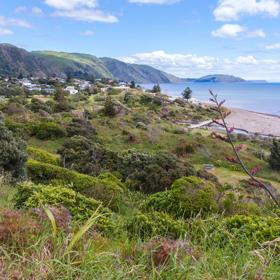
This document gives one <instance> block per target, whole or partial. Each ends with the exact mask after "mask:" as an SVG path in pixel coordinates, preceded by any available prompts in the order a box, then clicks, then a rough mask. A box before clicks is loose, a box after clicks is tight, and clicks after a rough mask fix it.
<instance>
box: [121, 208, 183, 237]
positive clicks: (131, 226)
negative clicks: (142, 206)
mask: <svg viewBox="0 0 280 280" xmlns="http://www.w3.org/2000/svg"><path fill="white" fill-rule="evenodd" d="M126 229H127V231H128V233H129V236H130V237H131V238H133V237H135V236H139V237H140V238H142V239H146V238H151V237H154V236H166V237H172V238H179V237H183V236H184V235H185V234H186V232H187V224H186V223H185V222H184V221H183V220H174V219H173V218H172V217H171V216H169V215H168V214H166V213H161V212H156V211H154V212H151V213H145V214H144V213H141V212H136V213H135V214H134V215H132V216H131V217H130V218H129V219H128V220H127V222H126Z"/></svg>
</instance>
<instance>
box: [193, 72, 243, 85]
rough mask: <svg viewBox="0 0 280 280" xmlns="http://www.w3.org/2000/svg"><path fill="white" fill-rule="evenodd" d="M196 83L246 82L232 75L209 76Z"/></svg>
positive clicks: (197, 80)
mask: <svg viewBox="0 0 280 280" xmlns="http://www.w3.org/2000/svg"><path fill="white" fill-rule="evenodd" d="M195 82H197V83H209V82H215V83H237V82H246V81H245V80H244V79H242V78H239V77H235V76H232V75H220V74H218V75H207V76H204V77H201V78H199V79H196V80H195Z"/></svg>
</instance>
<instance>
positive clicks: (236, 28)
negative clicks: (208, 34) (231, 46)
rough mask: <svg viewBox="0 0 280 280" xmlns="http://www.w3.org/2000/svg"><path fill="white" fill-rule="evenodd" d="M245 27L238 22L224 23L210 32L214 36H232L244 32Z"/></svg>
mask: <svg viewBox="0 0 280 280" xmlns="http://www.w3.org/2000/svg"><path fill="white" fill-rule="evenodd" d="M244 31H245V28H244V27H243V26H241V25H239V24H225V25H223V26H222V27H221V28H219V29H217V30H215V31H213V32H212V35H213V36H214V37H219V38H234V37H237V36H238V35H239V34H240V33H242V32H244Z"/></svg>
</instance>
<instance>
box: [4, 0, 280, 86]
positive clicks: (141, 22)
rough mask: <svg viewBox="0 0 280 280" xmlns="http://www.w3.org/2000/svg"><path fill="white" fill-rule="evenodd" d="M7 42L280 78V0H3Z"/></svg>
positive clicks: (165, 66)
mask: <svg viewBox="0 0 280 280" xmlns="http://www.w3.org/2000/svg"><path fill="white" fill-rule="evenodd" d="M0 42H3V43H4V42H5V43H12V44H15V45H17V46H19V47H23V48H25V49H27V50H47V49H48V50H49V49H50V50H58V51H68V52H85V53H90V54H94V55H96V56H100V57H101V56H109V57H115V58H118V59H121V60H123V61H126V62H131V63H142V64H149V65H151V66H154V67H157V68H159V69H161V70H164V71H167V72H170V73H173V74H175V75H178V76H181V77H199V76H202V75H206V74H210V73H225V74H234V75H238V76H242V77H244V78H248V79H267V80H271V81H279V80H280V0H67V1H66V0H28V1H27V0H9V1H6V0H5V1H4V0H0Z"/></svg>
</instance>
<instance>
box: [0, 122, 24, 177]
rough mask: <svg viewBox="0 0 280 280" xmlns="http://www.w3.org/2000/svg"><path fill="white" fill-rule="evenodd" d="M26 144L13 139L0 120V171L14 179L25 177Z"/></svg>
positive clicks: (15, 138)
mask: <svg viewBox="0 0 280 280" xmlns="http://www.w3.org/2000/svg"><path fill="white" fill-rule="evenodd" d="M26 159H27V154H26V144H25V142H24V141H22V140H21V139H19V138H17V137H15V136H14V135H13V133H12V132H11V131H10V130H9V129H7V127H6V126H5V125H4V124H3V123H2V122H1V120H0V169H3V170H4V171H7V172H11V174H12V175H13V176H14V177H15V178H22V177H24V176H25V167H24V165H25V161H26Z"/></svg>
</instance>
